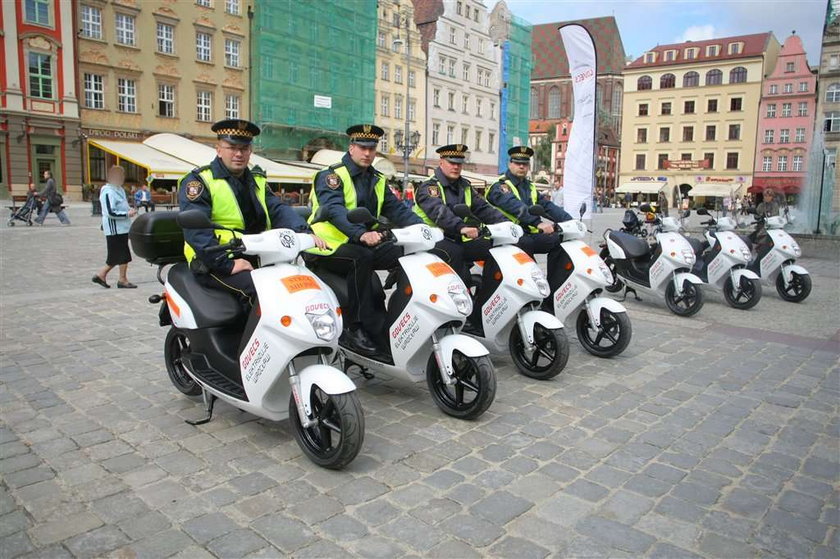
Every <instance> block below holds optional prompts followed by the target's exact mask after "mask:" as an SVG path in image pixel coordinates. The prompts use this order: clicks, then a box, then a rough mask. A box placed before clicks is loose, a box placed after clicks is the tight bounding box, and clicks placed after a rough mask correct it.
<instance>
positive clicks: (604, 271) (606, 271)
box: [598, 261, 615, 285]
mask: <svg viewBox="0 0 840 559" xmlns="http://www.w3.org/2000/svg"><path fill="white" fill-rule="evenodd" d="M598 269H599V270H601V275H602V276H604V281H606V282H607V285H612V283H613V281H615V279H614V278H613V275H612V272H611V271H610V267H609V266H607V263H606V262H603V261H602V262H601V263H600V264H598Z"/></svg>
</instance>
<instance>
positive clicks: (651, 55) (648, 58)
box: [645, 52, 656, 64]
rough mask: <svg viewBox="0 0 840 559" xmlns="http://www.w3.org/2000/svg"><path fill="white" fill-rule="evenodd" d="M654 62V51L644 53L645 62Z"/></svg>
mask: <svg viewBox="0 0 840 559" xmlns="http://www.w3.org/2000/svg"><path fill="white" fill-rule="evenodd" d="M654 62H656V53H654V52H647V53H645V64H652V63H654Z"/></svg>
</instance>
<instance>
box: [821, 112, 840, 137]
mask: <svg viewBox="0 0 840 559" xmlns="http://www.w3.org/2000/svg"><path fill="white" fill-rule="evenodd" d="M823 130H824V131H825V132H840V111H828V112H827V113H825V118H823Z"/></svg>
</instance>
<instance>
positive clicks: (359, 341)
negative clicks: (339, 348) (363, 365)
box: [342, 328, 377, 356]
mask: <svg viewBox="0 0 840 559" xmlns="http://www.w3.org/2000/svg"><path fill="white" fill-rule="evenodd" d="M342 338H344V339H343V341H342V343H344V344H345V345H347V346H349V347H350V349H352V350H353V351H356V352H357V353H361V354H363V355H367V356H373V355H375V354H376V353H377V349H376V345H375V344H374V343H373V342H372V341H371V339H370V338H368V335H367V333H366V332H365V331H364V329H362V328H355V329H353V330H347V331H346V332H344V335H343V336H342Z"/></svg>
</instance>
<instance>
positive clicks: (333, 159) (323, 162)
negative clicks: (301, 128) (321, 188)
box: [311, 149, 397, 178]
mask: <svg viewBox="0 0 840 559" xmlns="http://www.w3.org/2000/svg"><path fill="white" fill-rule="evenodd" d="M344 153H345V152H343V151H338V150H334V149H319V150H318V151H317V152H316V153H315V155H313V156H312V160H311V162H312V163H314V164H316V165H318V166H319V167H320V168H322V169H323V168H324V167H329V166H330V165H333V164H335V163H338V162H340V161H341V158H342V157H344ZM373 166H374V167H375V168H376V170H377V171H379V172H380V173H382V174H383V175H385V176H386V177H388V178H391V177H393V176H394V175H396V174H397V168H396V167H395V166H394V163H393V162H392V161H391V160H390V159H388V158H386V157H382V156H381V155H377V156H376V157H375V158H374V160H373Z"/></svg>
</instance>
